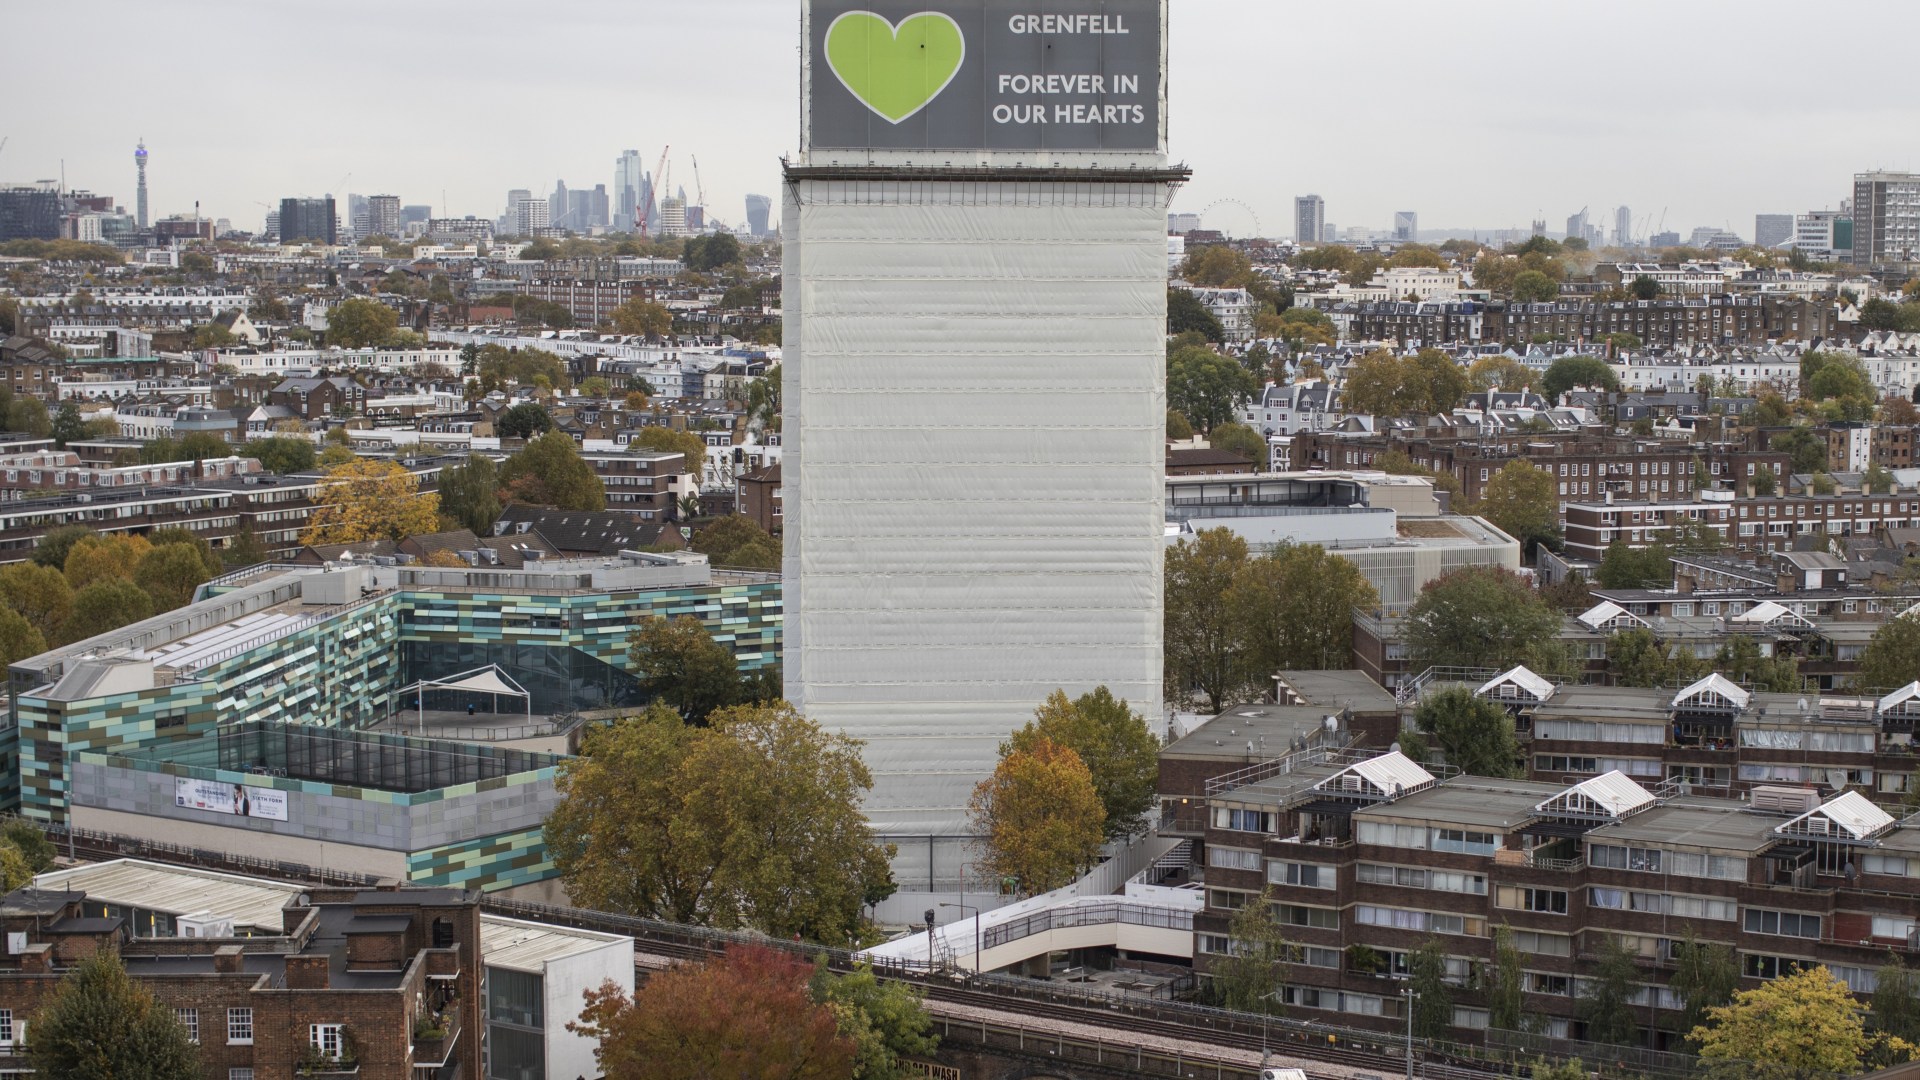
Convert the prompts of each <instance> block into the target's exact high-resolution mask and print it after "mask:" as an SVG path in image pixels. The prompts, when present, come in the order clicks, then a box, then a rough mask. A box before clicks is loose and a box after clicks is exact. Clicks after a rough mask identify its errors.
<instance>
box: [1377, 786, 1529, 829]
mask: <svg viewBox="0 0 1920 1080" xmlns="http://www.w3.org/2000/svg"><path fill="white" fill-rule="evenodd" d="M1563 790H1565V788H1564V787H1563V786H1562V785H1560V784H1548V783H1541V782H1537V781H1531V780H1499V779H1494V778H1491V777H1485V776H1460V777H1455V778H1454V779H1452V780H1448V781H1446V782H1445V783H1441V784H1438V785H1435V786H1434V787H1431V788H1428V789H1427V790H1425V791H1419V792H1415V793H1414V794H1412V795H1407V796H1404V797H1402V798H1399V799H1396V800H1394V801H1393V802H1388V803H1379V804H1376V805H1374V806H1369V807H1366V808H1365V809H1363V810H1360V811H1358V812H1356V813H1355V814H1354V815H1353V816H1354V819H1355V820H1356V821H1358V820H1363V819H1364V820H1368V821H1401V822H1417V823H1420V824H1432V825H1461V826H1472V827H1474V828H1479V829H1489V830H1492V831H1494V832H1508V831H1511V830H1513V829H1517V828H1519V827H1520V826H1521V825H1523V824H1525V823H1526V822H1527V821H1529V820H1530V819H1532V818H1534V817H1536V816H1538V813H1539V812H1538V811H1537V810H1535V809H1534V808H1535V807H1536V806H1538V805H1539V804H1541V803H1543V802H1545V801H1546V800H1548V799H1550V798H1552V797H1553V796H1555V795H1557V794H1559V793H1560V792H1561V791H1563Z"/></svg>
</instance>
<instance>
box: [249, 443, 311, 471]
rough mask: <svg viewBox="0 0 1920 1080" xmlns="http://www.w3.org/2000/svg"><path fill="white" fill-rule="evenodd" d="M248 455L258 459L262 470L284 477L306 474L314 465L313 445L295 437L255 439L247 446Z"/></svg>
mask: <svg viewBox="0 0 1920 1080" xmlns="http://www.w3.org/2000/svg"><path fill="white" fill-rule="evenodd" d="M247 454H248V456H249V457H253V458H256V459H258V460H259V462H260V465H261V467H262V468H265V469H266V470H267V471H269V472H275V473H279V474H280V475H282V476H285V475H287V474H288V473H297V472H306V471H307V470H308V469H311V468H313V464H314V451H313V443H312V442H311V441H309V440H307V439H302V438H298V437H295V436H288V435H275V436H274V437H273V438H271V439H255V440H254V441H252V442H250V443H248V444H247Z"/></svg>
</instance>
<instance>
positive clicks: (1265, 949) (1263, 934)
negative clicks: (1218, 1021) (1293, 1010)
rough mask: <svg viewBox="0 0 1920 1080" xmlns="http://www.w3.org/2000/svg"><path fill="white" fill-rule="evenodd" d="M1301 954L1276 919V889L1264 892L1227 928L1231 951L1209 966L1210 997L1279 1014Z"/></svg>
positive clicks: (1228, 1004)
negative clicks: (1292, 965) (1291, 969)
mask: <svg viewBox="0 0 1920 1080" xmlns="http://www.w3.org/2000/svg"><path fill="white" fill-rule="evenodd" d="M1298 952H1299V950H1298V949H1296V948H1295V947H1294V946H1293V945H1291V944H1289V943H1288V941H1287V938H1286V934H1285V932H1284V931H1283V930H1282V929H1281V927H1280V924H1279V923H1278V922H1276V921H1275V920H1274V917H1273V906H1272V890H1271V889H1269V890H1265V891H1263V892H1262V893H1261V894H1260V896H1259V898H1257V899H1249V900H1248V901H1247V902H1246V903H1245V904H1243V905H1242V906H1241V907H1240V910H1238V911H1236V912H1234V913H1233V918H1232V920H1231V921H1229V922H1228V923H1227V951H1226V952H1225V953H1223V954H1216V955H1214V956H1212V957H1210V958H1209V959H1208V961H1207V986H1208V989H1209V991H1210V994H1209V996H1210V997H1211V998H1212V999H1213V1000H1214V1001H1215V1002H1217V1003H1219V1004H1220V1006H1221V1007H1223V1008H1228V1009H1233V1010H1235V1011H1238V1012H1254V1013H1267V1014H1268V1015H1278V1014H1279V1013H1280V1012H1282V1011H1283V1010H1284V1009H1285V1006H1283V1005H1282V1004H1281V1002H1280V991H1281V989H1282V988H1283V987H1285V986H1286V971H1287V968H1286V965H1287V964H1289V963H1291V962H1293V961H1294V959H1295V958H1296V957H1297V955H1298Z"/></svg>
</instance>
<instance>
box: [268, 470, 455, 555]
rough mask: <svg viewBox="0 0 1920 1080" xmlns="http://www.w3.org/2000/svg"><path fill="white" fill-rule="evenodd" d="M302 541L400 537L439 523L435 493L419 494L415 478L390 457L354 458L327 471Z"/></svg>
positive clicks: (355, 541) (431, 528) (344, 541)
mask: <svg viewBox="0 0 1920 1080" xmlns="http://www.w3.org/2000/svg"><path fill="white" fill-rule="evenodd" d="M314 501H315V502H316V503H318V504H319V505H317V506H316V507H315V508H314V511H313V516H312V517H311V518H309V519H308V522H307V528H306V530H305V531H304V532H302V533H301V534H300V542H301V543H302V544H309V545H312V544H358V543H362V542H364V541H367V540H402V539H405V538H406V537H409V536H423V535H426V534H428V533H431V532H433V531H434V530H436V529H438V528H439V527H440V497H439V496H438V495H435V494H432V493H428V494H424V495H423V494H421V493H420V478H419V477H417V476H415V475H413V474H412V473H411V472H408V471H407V468H406V466H404V465H401V464H400V463H399V462H395V461H376V460H373V459H365V460H362V459H355V460H353V461H350V462H347V463H346V464H343V465H336V466H334V467H333V468H331V469H328V470H327V476H326V479H325V480H324V481H323V482H322V483H321V486H320V490H319V491H318V492H316V493H315V496H314Z"/></svg>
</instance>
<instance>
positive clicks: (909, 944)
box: [863, 882, 1204, 972]
mask: <svg viewBox="0 0 1920 1080" xmlns="http://www.w3.org/2000/svg"><path fill="white" fill-rule="evenodd" d="M1203 905H1204V899H1203V896H1202V894H1201V892H1200V890H1199V889H1197V888H1192V887H1187V888H1167V887H1164V886H1158V885H1144V884H1140V883H1138V882H1133V883H1129V884H1128V885H1127V888H1126V892H1125V893H1123V894H1116V895H1110V896H1071V895H1068V896H1061V895H1058V894H1054V893H1048V894H1045V895H1042V896H1036V897H1033V898H1032V899H1030V900H1023V901H1021V902H1019V903H1017V904H1009V905H1007V906H1006V907H1002V908H994V909H992V910H989V911H985V912H978V911H970V912H969V913H968V914H967V915H966V916H965V917H963V918H960V919H955V920H954V921H952V922H949V923H946V924H945V925H941V926H935V927H934V929H933V937H932V939H931V940H929V939H928V936H927V932H926V931H925V930H922V931H920V932H918V933H914V934H907V935H904V936H902V937H898V938H895V939H893V940H892V941H889V942H886V943H885V944H883V945H876V946H874V947H873V948H871V949H868V950H866V951H865V953H864V954H863V955H865V956H867V957H869V958H871V959H873V960H874V961H876V962H880V963H885V964H887V965H889V966H893V967H905V968H908V969H915V968H920V969H924V968H926V967H928V966H931V967H933V968H936V969H946V970H952V971H961V972H972V971H982V972H986V971H998V970H1000V969H1002V968H1010V967H1015V966H1017V965H1021V964H1024V963H1026V962H1027V961H1029V960H1033V959H1035V958H1044V957H1046V956H1047V955H1048V954H1049V953H1055V952H1064V951H1066V950H1069V949H1094V948H1102V947H1105V948H1113V949H1120V950H1124V951H1125V952H1127V953H1129V954H1134V955H1140V954H1146V955H1153V956H1163V957H1172V958H1181V959H1191V958H1192V956H1193V916H1194V913H1195V912H1197V911H1199V910H1200V909H1201V907H1202V906H1203ZM941 914H950V912H942V913H941Z"/></svg>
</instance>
